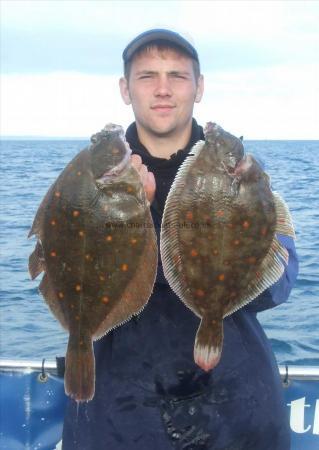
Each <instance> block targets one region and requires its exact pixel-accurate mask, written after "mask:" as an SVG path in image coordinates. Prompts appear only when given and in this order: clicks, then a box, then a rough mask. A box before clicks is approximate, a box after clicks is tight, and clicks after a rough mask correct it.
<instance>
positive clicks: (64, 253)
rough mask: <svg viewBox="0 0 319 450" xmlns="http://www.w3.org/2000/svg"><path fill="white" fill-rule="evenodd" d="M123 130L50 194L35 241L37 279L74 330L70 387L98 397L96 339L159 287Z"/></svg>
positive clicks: (107, 132) (82, 158)
mask: <svg viewBox="0 0 319 450" xmlns="http://www.w3.org/2000/svg"><path fill="white" fill-rule="evenodd" d="M123 139H124V137H123V131H122V129H121V128H120V127H117V126H115V125H111V124H110V125H108V126H107V127H106V128H105V129H104V131H103V132H101V133H100V134H98V135H95V136H94V137H93V138H92V140H93V143H92V144H91V146H90V147H89V148H87V149H84V150H83V151H82V152H80V153H79V154H78V155H77V156H76V157H75V158H74V159H73V160H72V161H71V162H70V163H69V164H68V165H67V167H66V168H65V169H64V170H63V172H62V173H61V174H60V176H59V177H58V179H57V180H56V182H55V183H54V184H53V186H52V187H51V188H50V189H49V191H48V193H47V195H46V196H45V198H44V200H43V202H42V203H41V205H40V208H39V210H38V212H37V214H36V217H35V220H34V224H33V227H32V230H31V232H30V235H32V234H36V235H37V237H38V243H37V246H36V249H35V251H34V253H33V254H32V255H31V256H30V260H29V269H30V273H31V276H32V278H35V277H36V276H37V275H38V274H39V273H40V272H41V271H42V270H43V271H44V272H45V274H44V277H43V279H42V281H41V284H40V291H41V293H42V295H43V296H44V298H45V300H46V302H47V303H48V305H49V307H50V309H51V310H52V312H53V314H54V315H55V316H56V317H57V319H58V320H59V321H60V323H61V324H62V325H63V326H64V327H65V328H66V329H67V330H68V331H69V333H70V337H69V343H68V351H67V355H66V374H65V388H66V392H67V394H69V395H70V396H72V397H74V398H75V399H76V400H78V401H85V400H90V399H91V398H92V397H93V395H94V356H93V352H92V340H94V339H97V338H99V337H101V336H103V335H104V334H105V333H107V332H108V331H109V330H110V329H112V328H114V327H115V326H117V325H120V324H121V323H123V322H125V321H126V320H128V319H129V318H130V317H131V316H132V315H133V314H137V313H138V312H140V310H141V309H142V308H143V307H144V306H145V304H146V303H147V301H148V299H149V297H150V294H151V292H152V288H153V285H154V281H155V276H156V269H157V244H156V235H155V231H154V226H153V222H152V218H151V214H150V209H149V204H148V201H147V200H146V196H145V192H144V189H143V186H142V183H141V180H140V177H139V175H138V173H137V172H136V170H135V169H134V168H133V167H132V166H131V163H130V158H129V155H130V150H129V148H128V145H127V144H126V143H125V142H124V140H123Z"/></svg>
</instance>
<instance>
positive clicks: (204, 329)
mask: <svg viewBox="0 0 319 450" xmlns="http://www.w3.org/2000/svg"><path fill="white" fill-rule="evenodd" d="M222 344H223V321H222V319H220V320H216V319H212V320H209V319H207V318H205V317H203V318H202V321H201V323H200V326H199V328H198V330H197V334H196V339H195V346H194V360H195V363H196V364H197V365H198V366H199V367H201V368H202V369H203V370H205V371H206V372H208V371H209V370H211V369H213V368H214V367H216V366H217V364H218V363H219V360H220V356H221V352H222Z"/></svg>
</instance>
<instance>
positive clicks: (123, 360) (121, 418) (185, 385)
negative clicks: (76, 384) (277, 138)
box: [63, 120, 298, 450]
mask: <svg viewBox="0 0 319 450" xmlns="http://www.w3.org/2000/svg"><path fill="white" fill-rule="evenodd" d="M199 139H203V130H202V128H201V127H199V126H198V125H197V123H196V121H195V120H193V129H192V136H191V139H190V142H189V144H188V146H187V147H186V148H185V149H183V150H179V151H178V152H177V153H176V154H174V155H173V156H172V157H171V158H170V159H169V160H165V159H162V158H154V157H152V156H151V155H150V154H149V153H148V152H147V150H146V149H145V148H144V147H143V146H142V144H141V143H140V142H139V141H138V137H137V132H136V126H135V124H132V125H131V126H130V127H129V129H128V131H127V140H128V142H129V143H130V146H131V148H132V150H133V153H138V154H139V155H141V157H142V159H143V162H144V163H145V164H146V165H147V166H148V168H149V170H151V171H153V172H154V174H155V178H156V197H155V200H154V202H153V203H152V208H151V210H152V216H153V220H154V223H155V226H156V229H157V232H159V229H160V224H161V216H162V212H163V207H164V203H165V199H166V196H167V193H168V191H169V188H170V186H171V183H172V181H173V179H174V177H175V175H176V172H177V169H178V167H179V166H180V164H181V163H182V162H183V161H184V159H185V157H186V156H187V153H188V152H189V150H190V148H191V147H192V146H193V144H194V143H195V142H197V141H198V140H199ZM279 239H280V241H281V242H282V243H283V245H285V247H286V248H287V249H288V251H289V263H288V266H287V267H286V269H285V272H284V274H283V276H282V277H281V279H280V280H279V281H278V282H277V283H276V284H275V285H273V286H272V287H271V288H269V289H267V290H266V291H265V292H264V293H263V294H261V295H260V296H259V297H258V298H256V299H255V300H254V301H252V302H251V303H250V304H249V305H247V306H246V307H244V308H242V309H240V310H239V311H237V312H236V313H234V314H232V315H231V316H229V317H227V318H226V319H224V343H223V351H222V357H221V360H220V362H219V364H218V366H217V367H216V368H215V369H214V370H212V371H210V372H208V373H206V372H204V371H203V370H202V369H200V368H199V367H198V366H197V365H196V364H195V363H194V360H193V346H194V337H195V334H196V331H197V328H198V325H199V319H198V318H197V317H196V316H195V315H194V314H193V313H192V312H191V311H190V310H189V309H188V308H187V307H186V306H185V305H184V304H183V303H182V302H181V301H180V300H179V299H178V298H177V297H176V295H175V294H174V293H173V292H172V290H171V289H170V287H169V286H168V284H167V282H166V280H165V278H164V276H163V271H162V267H161V263H159V267H158V273H157V280H156V284H155V286H154V291H153V294H152V296H151V298H150V300H149V302H148V304H147V306H146V308H145V309H144V310H143V311H142V313H141V314H140V315H139V316H138V317H137V318H133V319H132V320H130V321H129V322H127V323H126V324H124V325H122V326H120V327H118V328H116V329H115V330H113V331H112V332H110V333H109V334H107V335H106V336H105V337H104V338H102V339H101V340H99V341H97V342H96V343H95V345H94V347H95V356H96V392H95V396H94V399H93V400H92V401H90V402H88V403H84V404H80V405H79V407H77V404H76V403H75V402H74V401H72V400H69V402H68V406H67V411H66V416H65V422H64V431H63V450H170V449H178V450H289V449H290V430H289V424H288V418H287V413H286V408H285V406H284V400H283V393H282V386H281V381H280V377H279V373H278V368H277V364H276V361H275V358H274V355H273V352H272V350H271V348H270V344H269V341H268V339H267V337H266V335H265V333H264V331H263V329H262V327H261V325H260V324H259V322H258V320H257V318H256V313H257V312H259V311H263V310H265V309H268V308H272V307H274V306H276V305H278V304H280V303H282V302H284V301H286V300H287V298H288V295H289V293H290V290H291V288H292V285H293V283H294V281H295V278H296V275H297V272H298V262H297V258H296V252H295V247H294V243H293V240H292V239H291V238H288V237H285V236H279Z"/></svg>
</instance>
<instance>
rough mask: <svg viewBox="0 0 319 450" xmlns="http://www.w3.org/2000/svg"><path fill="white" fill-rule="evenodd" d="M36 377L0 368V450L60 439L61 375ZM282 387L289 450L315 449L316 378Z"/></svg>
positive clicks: (318, 431) (318, 435) (318, 425)
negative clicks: (290, 444) (289, 432)
mask: <svg viewBox="0 0 319 450" xmlns="http://www.w3.org/2000/svg"><path fill="white" fill-rule="evenodd" d="M39 377H40V378H41V372H37V371H30V370H29V371H26V370H24V371H22V370H21V371H9V370H6V371H3V372H0V386H1V387H0V389H1V391H0V401H1V403H0V405H1V406H0V449H1V450H54V449H55V448H56V445H57V443H58V442H59V441H60V440H61V435H62V426H63V416H64V408H65V404H66V396H65V394H64V385H63V379H61V378H58V377H56V376H53V375H48V376H47V378H46V380H44V381H40V379H39ZM284 390H285V398H286V403H287V408H289V412H290V426H291V435H292V447H291V450H318V449H319V381H314V380H313V381H312V380H305V381H300V380H299V381H298V380H293V379H290V382H289V385H288V387H286V388H284ZM92 450H94V449H92ZM256 450H257V449H256ZM269 450H271V449H269Z"/></svg>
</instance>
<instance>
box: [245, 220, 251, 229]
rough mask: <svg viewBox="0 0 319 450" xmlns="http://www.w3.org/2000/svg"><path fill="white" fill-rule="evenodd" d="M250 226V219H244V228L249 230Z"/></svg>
mask: <svg viewBox="0 0 319 450" xmlns="http://www.w3.org/2000/svg"><path fill="white" fill-rule="evenodd" d="M249 227H250V222H248V220H244V222H243V228H245V229H246V230H247V228H249Z"/></svg>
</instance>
